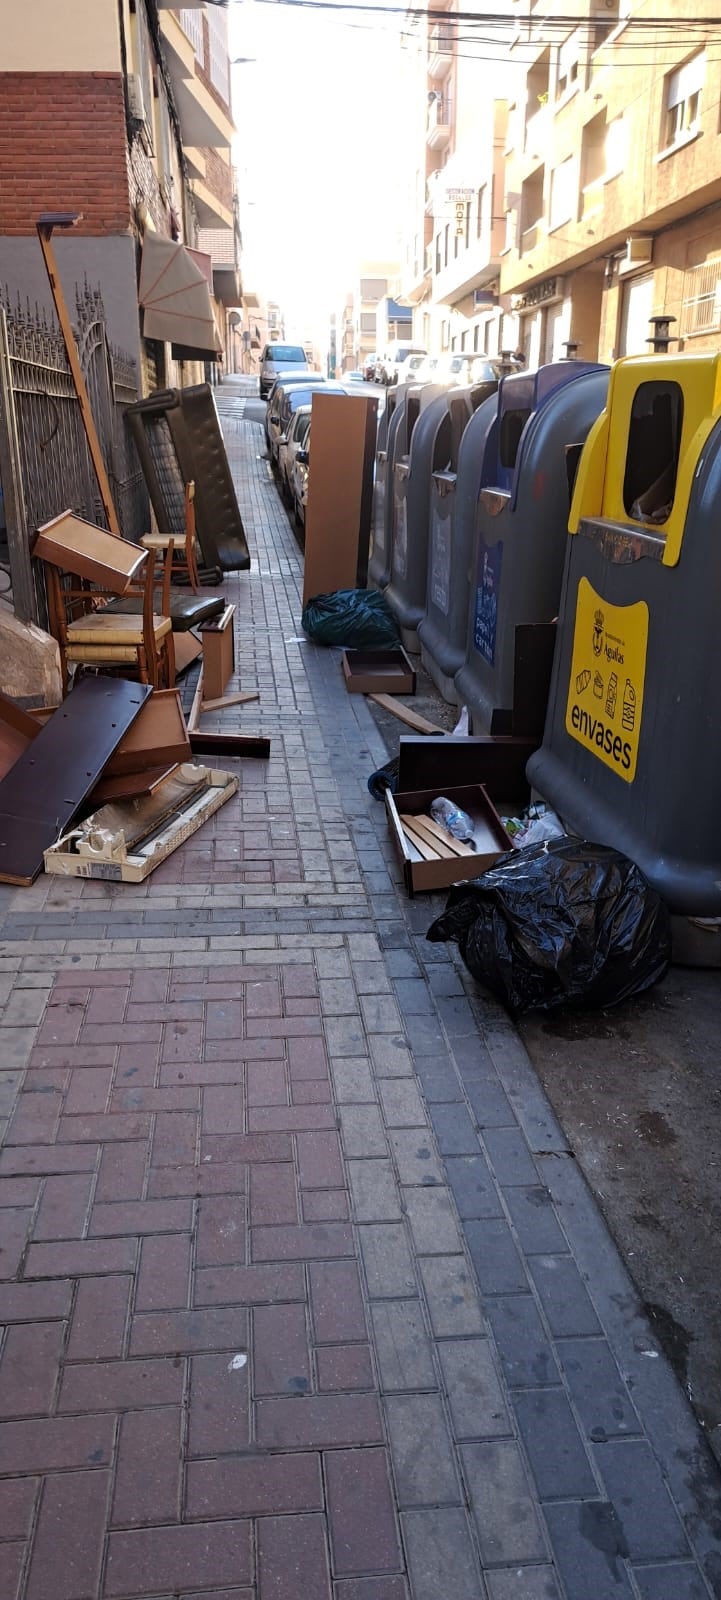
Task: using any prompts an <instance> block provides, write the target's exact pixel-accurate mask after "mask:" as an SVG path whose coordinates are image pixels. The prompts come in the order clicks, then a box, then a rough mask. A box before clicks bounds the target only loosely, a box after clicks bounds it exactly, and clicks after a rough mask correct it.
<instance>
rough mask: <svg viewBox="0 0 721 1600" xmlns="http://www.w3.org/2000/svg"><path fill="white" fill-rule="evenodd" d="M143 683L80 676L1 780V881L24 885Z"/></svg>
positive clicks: (100, 764)
mask: <svg viewBox="0 0 721 1600" xmlns="http://www.w3.org/2000/svg"><path fill="white" fill-rule="evenodd" d="M152 692H153V691H152V689H151V688H150V686H149V685H148V684H144V683H130V682H128V681H127V680H126V679H125V678H103V677H100V676H98V677H92V678H91V677H88V678H83V679H82V681H81V682H80V683H79V684H78V686H77V688H76V689H73V690H72V693H71V694H69V695H68V697H67V699H66V700H64V701H63V704H62V705H61V706H58V709H57V711H56V712H55V715H54V716H53V717H51V718H50V721H49V722H46V724H45V726H44V727H42V728H40V729H39V730H38V732H37V734H36V737H35V738H34V739H33V741H32V744H30V745H29V746H28V749H27V750H26V751H25V752H24V754H23V755H21V756H20V758H19V760H18V761H17V762H16V763H15V766H14V767H13V769H12V771H11V772H9V773H8V775H7V777H5V778H4V779H3V780H2V783H0V882H1V883H15V884H30V883H32V882H33V881H34V880H35V878H36V877H37V875H38V873H39V872H40V871H41V868H42V865H43V852H44V851H45V850H47V849H49V847H50V846H51V845H53V844H54V843H55V840H56V839H57V838H59V836H60V834H61V833H64V832H65V830H66V829H67V828H68V827H69V826H70V824H71V822H72V820H73V818H74V817H75V815H76V814H77V812H78V811H79V810H80V807H81V805H82V804H83V801H84V800H86V799H87V796H88V795H89V794H90V793H91V792H92V790H93V789H94V788H95V785H96V783H97V782H98V779H99V778H100V775H101V773H102V772H103V770H104V768H105V767H106V766H107V764H108V761H109V760H110V757H111V756H112V755H113V753H114V751H115V750H116V749H117V747H118V745H119V744H120V741H121V739H122V738H123V736H124V735H125V734H126V733H127V731H128V728H129V727H130V726H131V725H132V723H133V722H134V720H135V718H136V717H137V716H138V715H139V713H140V710H141V708H142V706H143V705H144V704H145V701H146V700H147V699H148V698H149V697H150V695H151V694H152Z"/></svg>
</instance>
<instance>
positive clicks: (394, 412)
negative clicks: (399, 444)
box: [368, 383, 408, 589]
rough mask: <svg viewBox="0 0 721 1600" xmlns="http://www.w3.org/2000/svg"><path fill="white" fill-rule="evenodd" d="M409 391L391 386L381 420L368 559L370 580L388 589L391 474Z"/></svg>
mask: <svg viewBox="0 0 721 1600" xmlns="http://www.w3.org/2000/svg"><path fill="white" fill-rule="evenodd" d="M407 390H408V384H407V383H398V384H396V385H395V387H394V388H392V389H388V391H387V393H386V403H385V406H384V408H383V413H382V415H381V418H380V421H379V423H378V443H377V446H376V466H375V480H374V484H373V524H372V528H371V549H370V555H369V558H368V582H369V583H370V584H371V585H372V586H373V587H374V588H375V589H385V587H386V584H387V583H388V582H389V580H390V575H391V562H390V551H391V541H390V519H391V515H392V512H393V495H392V493H391V492H390V489H389V474H390V477H391V480H392V473H393V451H394V448H395V438H396V433H397V431H398V427H399V424H400V420H401V415H402V412H403V408H404V406H405V402H406V393H407Z"/></svg>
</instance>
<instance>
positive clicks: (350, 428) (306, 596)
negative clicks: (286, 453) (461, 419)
mask: <svg viewBox="0 0 721 1600" xmlns="http://www.w3.org/2000/svg"><path fill="white" fill-rule="evenodd" d="M377 409H378V402H377V400H376V399H375V397H369V396H366V395H350V394H345V395H341V394H324V393H323V391H322V389H316V390H315V391H314V393H313V400H312V412H311V435H310V438H311V443H310V473H309V476H308V505H307V507H306V513H305V564H304V574H303V604H304V605H305V603H306V601H308V600H310V599H311V598H312V596H313V595H316V594H332V593H333V592H334V590H336V589H356V588H363V587H364V586H365V583H366V579H367V575H368V542H369V538H370V517H371V501H372V494H373V460H374V453H375V438H376V413H377Z"/></svg>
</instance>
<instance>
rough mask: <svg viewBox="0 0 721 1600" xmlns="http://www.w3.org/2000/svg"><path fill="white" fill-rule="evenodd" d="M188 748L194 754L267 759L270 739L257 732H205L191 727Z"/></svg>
mask: <svg viewBox="0 0 721 1600" xmlns="http://www.w3.org/2000/svg"><path fill="white" fill-rule="evenodd" d="M190 748H191V750H192V752H193V755H194V756H258V757H259V758H260V760H261V761H267V760H268V757H269V755H270V739H266V738H265V737H264V735H262V734H259V733H210V732H208V733H206V731H205V729H203V731H202V732H201V731H200V729H198V728H191V729H190Z"/></svg>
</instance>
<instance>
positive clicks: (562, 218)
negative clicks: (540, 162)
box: [550, 156, 576, 228]
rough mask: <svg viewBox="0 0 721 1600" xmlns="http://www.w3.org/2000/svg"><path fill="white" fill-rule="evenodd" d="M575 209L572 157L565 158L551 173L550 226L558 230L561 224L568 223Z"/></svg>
mask: <svg viewBox="0 0 721 1600" xmlns="http://www.w3.org/2000/svg"><path fill="white" fill-rule="evenodd" d="M575 209H576V161H575V157H574V156H567V157H566V160H565V161H562V162H561V165H560V167H555V168H554V170H553V172H552V173H551V218H550V226H551V227H552V228H559V227H560V226H561V223H562V222H569V221H570V219H571V217H572V216H573V214H574V211H575Z"/></svg>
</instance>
